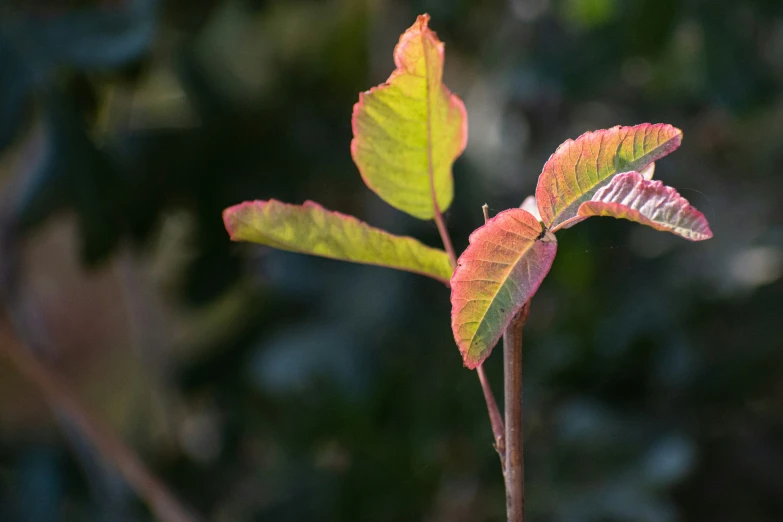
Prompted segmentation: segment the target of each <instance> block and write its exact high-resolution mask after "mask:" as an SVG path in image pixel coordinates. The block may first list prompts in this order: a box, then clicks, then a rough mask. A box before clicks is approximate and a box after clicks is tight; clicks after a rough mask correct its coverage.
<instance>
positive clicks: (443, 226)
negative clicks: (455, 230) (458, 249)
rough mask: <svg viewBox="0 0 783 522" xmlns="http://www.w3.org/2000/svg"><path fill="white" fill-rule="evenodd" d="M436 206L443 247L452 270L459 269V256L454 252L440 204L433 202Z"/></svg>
mask: <svg viewBox="0 0 783 522" xmlns="http://www.w3.org/2000/svg"><path fill="white" fill-rule="evenodd" d="M433 203H434V205H435V218H434V219H435V224H436V225H437V226H438V232H439V233H440V239H441V240H442V241H443V247H444V248H445V249H446V253H447V254H448V255H449V261H450V262H451V267H452V268H457V254H456V253H455V252H454V245H452V244H451V237H449V231H448V229H447V228H446V224H445V223H444V222H443V215H442V214H441V213H440V208H438V203H437V202H435V201H433Z"/></svg>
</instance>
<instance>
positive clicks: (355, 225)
mask: <svg viewBox="0 0 783 522" xmlns="http://www.w3.org/2000/svg"><path fill="white" fill-rule="evenodd" d="M223 221H224V223H225V226H226V230H228V233H229V235H230V236H231V239H232V240H233V241H249V242H252V243H260V244H262V245H269V246H272V247H275V248H279V249H280V250H288V251H289V252H299V253H302V254H310V255H315V256H322V257H328V258H331V259H339V260H341V261H352V262H354V263H364V264H368V265H378V266H385V267H389V268H395V269H397V270H405V271H408V272H414V273H417V274H421V275H426V276H430V277H432V278H434V279H437V280H439V281H443V282H448V280H449V277H451V273H452V270H451V264H450V262H449V258H448V255H446V252H444V251H443V250H439V249H437V248H431V247H428V246H426V245H424V244H422V243H420V242H419V241H417V240H415V239H413V238H411V237H405V236H395V235H393V234H390V233H388V232H386V231H384V230H381V229H378V228H375V227H371V226H370V225H368V224H367V223H364V222H362V221H359V220H358V219H356V218H355V217H353V216H347V215H345V214H341V213H339V212H333V211H330V210H326V209H325V208H323V207H322V206H321V205H319V204H317V203H314V202H312V201H306V202H305V203H304V205H289V204H287V203H282V202H280V201H277V200H274V199H272V200H269V201H248V202H245V203H242V204H239V205H235V206H233V207H229V208H227V209H226V210H225V211H223Z"/></svg>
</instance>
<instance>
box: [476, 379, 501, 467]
mask: <svg viewBox="0 0 783 522" xmlns="http://www.w3.org/2000/svg"><path fill="white" fill-rule="evenodd" d="M476 373H477V374H478V378H479V381H480V382H481V389H482V391H483V392H484V400H485V401H486V402H487V411H488V412H489V422H490V424H491V425H492V434H493V435H494V436H495V450H496V451H497V452H498V455H499V456H500V465H501V467H504V468H505V459H506V447H505V446H506V445H505V442H504V440H505V433H504V432H505V428H504V427H503V417H502V416H501V415H500V408H498V403H497V401H495V395H494V394H493V393H492V387H491V386H490V385H489V381H488V380H487V374H486V373H484V366H483V365H481V364H479V365H478V366H477V367H476Z"/></svg>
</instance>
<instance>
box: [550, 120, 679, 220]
mask: <svg viewBox="0 0 783 522" xmlns="http://www.w3.org/2000/svg"><path fill="white" fill-rule="evenodd" d="M681 141H682V131H680V130H679V129H677V128H674V127H672V126H671V125H667V124H663V123H659V124H650V123H644V124H641V125H637V126H635V127H620V126H617V127H612V128H611V129H606V130H598V131H595V132H587V133H585V134H583V135H581V136H580V137H578V138H577V139H576V140H568V141H566V142H565V143H563V144H562V145H560V147H558V148H557V150H556V151H555V153H554V154H552V156H551V157H550V158H549V160H547V162H546V164H545V165H544V170H543V172H542V173H541V176H539V178H538V185H537V187H536V201H537V202H538V209H539V211H540V212H541V217H542V220H543V222H544V225H545V226H546V227H547V228H548V229H550V230H551V229H556V228H560V227H561V226H562V224H563V223H564V222H566V221H568V220H570V219H572V218H574V217H576V214H577V211H578V210H579V206H580V205H581V204H582V203H584V202H585V201H589V200H590V198H592V197H593V195H594V194H595V192H596V191H597V190H598V189H600V188H601V187H603V186H604V185H606V184H607V183H609V182H610V181H611V180H612V177H614V176H615V175H616V174H619V173H622V172H631V171H637V172H641V171H644V169H645V168H647V167H648V166H649V165H650V164H651V163H652V162H654V161H656V160H658V159H659V158H662V157H663V156H666V155H667V154H669V153H670V152H672V151H674V150H675V149H677V147H679V146H680V142H681ZM646 175H649V176H652V172H646Z"/></svg>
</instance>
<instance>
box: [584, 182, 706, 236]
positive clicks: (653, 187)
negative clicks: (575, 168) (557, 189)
mask: <svg viewBox="0 0 783 522" xmlns="http://www.w3.org/2000/svg"><path fill="white" fill-rule="evenodd" d="M590 216H610V217H615V218H623V219H628V220H631V221H635V222H637V223H641V224H643V225H647V226H650V227H652V228H654V229H656V230H663V231H667V232H672V233H674V234H677V235H678V236H682V237H684V238H685V239H690V240H691V241H702V240H704V239H709V238H711V237H712V231H711V230H710V226H709V224H708V223H707V219H706V218H705V217H704V214H702V213H701V212H699V211H698V210H696V209H695V208H693V207H692V206H691V205H690V203H688V201H687V200H686V199H685V198H684V197H682V196H680V195H679V194H678V193H677V191H676V190H674V189H673V188H672V187H666V186H664V184H663V183H661V182H660V181H652V180H646V179H644V177H642V175H641V174H639V173H638V172H627V173H625V174H619V175H617V176H615V178H614V179H613V180H612V181H611V183H609V184H608V185H606V186H605V187H603V188H601V189H600V190H599V191H598V192H596V193H595V195H594V196H593V199H592V200H590V201H588V202H586V203H582V206H580V207H579V212H578V215H577V217H576V218H575V219H574V220H573V221H581V220H583V219H586V218H588V217H590Z"/></svg>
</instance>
